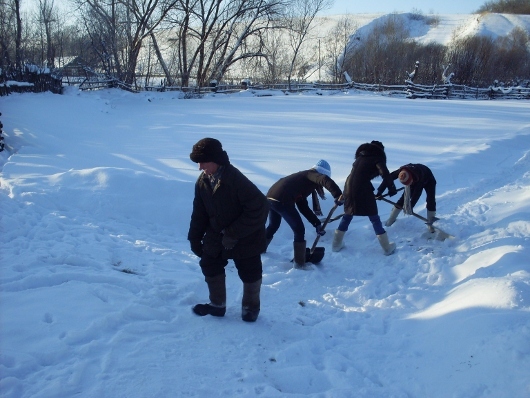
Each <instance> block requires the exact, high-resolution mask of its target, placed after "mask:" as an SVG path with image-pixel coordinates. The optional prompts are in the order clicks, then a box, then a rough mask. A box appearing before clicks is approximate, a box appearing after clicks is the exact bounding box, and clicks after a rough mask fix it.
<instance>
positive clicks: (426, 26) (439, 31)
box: [316, 13, 530, 45]
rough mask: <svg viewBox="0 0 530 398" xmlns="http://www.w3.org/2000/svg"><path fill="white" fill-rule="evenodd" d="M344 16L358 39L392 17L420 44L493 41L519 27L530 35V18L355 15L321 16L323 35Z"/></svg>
mask: <svg viewBox="0 0 530 398" xmlns="http://www.w3.org/2000/svg"><path fill="white" fill-rule="evenodd" d="M344 17H348V18H351V19H352V20H353V21H354V25H355V26H356V27H357V28H358V29H357V31H356V32H355V36H360V37H362V36H366V35H368V34H369V33H370V32H371V31H372V30H373V29H374V27H375V26H377V25H378V24H382V23H384V22H385V21H387V20H388V19H389V18H396V19H397V20H399V21H400V22H401V24H402V25H403V26H405V27H407V28H408V30H409V32H410V37H411V38H413V39H415V40H417V41H418V42H420V43H424V44H427V43H431V42H434V43H439V44H444V45H446V44H448V43H449V42H450V41H451V40H452V39H454V38H462V37H466V36H472V35H484V36H490V37H493V38H496V37H502V36H506V35H508V34H509V33H510V32H511V31H512V30H513V29H514V28H516V27H518V28H521V29H523V30H525V31H526V32H528V33H529V34H530V15H512V14H483V15H482V14H440V15H438V14H436V15H427V14H426V15H418V14H413V13H399V14H397V13H395V14H351V15H335V16H328V17H321V18H319V19H318V23H317V25H318V27H317V28H316V29H317V30H318V31H319V35H321V34H323V33H324V32H326V31H328V30H329V29H330V28H331V27H333V26H334V25H335V24H336V22H337V21H338V20H339V19H341V18H344Z"/></svg>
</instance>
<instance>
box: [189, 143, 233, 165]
mask: <svg viewBox="0 0 530 398" xmlns="http://www.w3.org/2000/svg"><path fill="white" fill-rule="evenodd" d="M190 159H191V161H192V162H195V163H207V162H214V163H217V164H218V165H221V166H225V165H227V164H229V163H230V160H229V159H228V154H227V153H226V151H224V150H223V145H222V144H221V142H219V141H218V140H216V139H215V138H203V139H202V140H199V141H197V143H196V144H195V145H193V149H192V150H191V153H190Z"/></svg>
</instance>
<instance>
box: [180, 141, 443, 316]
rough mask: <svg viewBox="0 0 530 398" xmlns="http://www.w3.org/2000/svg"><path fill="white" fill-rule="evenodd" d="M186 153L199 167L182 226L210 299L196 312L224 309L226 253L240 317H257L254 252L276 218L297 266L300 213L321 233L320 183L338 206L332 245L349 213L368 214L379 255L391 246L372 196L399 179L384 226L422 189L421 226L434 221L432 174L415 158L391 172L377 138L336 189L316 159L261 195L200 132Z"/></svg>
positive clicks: (301, 253)
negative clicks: (376, 182)
mask: <svg viewBox="0 0 530 398" xmlns="http://www.w3.org/2000/svg"><path fill="white" fill-rule="evenodd" d="M190 159H191V160H192V161H193V162H195V163H198V165H199V170H201V171H202V173H201V174H200V176H199V178H198V179H197V182H196V184H195V195H194V199H193V210H192V214H191V221H190V228H189V232H188V240H189V241H190V246H191V250H192V252H193V253H194V254H195V255H196V256H197V257H199V258H200V261H199V265H200V267H201V271H202V273H203V275H204V278H205V281H206V284H207V286H208V291H209V302H208V303H206V304H197V305H195V306H194V307H193V312H194V313H195V314H197V315H200V316H205V315H212V316H217V317H223V316H224V315H225V313H226V283H225V279H226V276H225V267H226V265H227V264H228V260H229V259H232V260H233V262H234V265H235V267H236V269H237V272H238V275H239V278H240V279H241V281H242V282H243V298H242V303H241V318H242V319H243V321H246V322H255V321H256V320H257V318H258V315H259V312H260V290H261V281H262V272H263V268H262V261H261V255H262V254H263V253H264V252H266V250H267V248H268V246H269V244H270V243H271V241H272V239H273V237H274V234H275V233H276V231H278V228H279V227H280V224H281V221H282V219H283V220H285V222H287V224H288V225H289V227H290V228H291V229H292V231H293V234H294V238H293V249H294V260H293V261H294V266H295V267H296V268H304V266H305V261H306V240H305V226H304V222H303V220H302V216H304V217H305V219H306V220H307V221H308V222H309V223H310V224H311V225H312V226H313V227H314V228H315V231H316V233H317V234H318V235H321V236H322V235H324V234H325V233H326V231H325V230H324V229H323V228H322V222H321V221H320V219H319V218H318V216H321V215H322V212H321V209H320V203H319V198H320V199H324V198H325V192H324V189H325V190H327V191H328V192H329V193H330V194H331V196H332V197H333V199H334V204H335V206H342V205H343V206H344V215H343V216H342V218H341V221H340V223H339V226H338V228H337V229H336V230H335V231H334V235H333V243H332V250H333V251H340V250H341V249H342V248H343V247H344V243H343V242H344V235H345V233H346V231H347V230H348V226H349V225H350V223H351V221H352V218H353V216H367V217H368V218H369V220H370V222H371V223H372V226H373V229H374V231H375V234H376V236H377V238H378V241H379V243H380V245H381V247H382V249H383V253H384V254H385V255H390V254H392V253H393V252H394V251H395V248H396V245H395V244H394V243H392V242H390V241H389V239H388V235H387V233H386V231H385V229H384V227H383V224H382V222H381V219H380V217H379V214H378V209H377V203H376V200H377V198H378V197H381V196H382V195H383V194H384V192H385V191H387V195H388V196H394V195H396V194H397V192H398V191H397V189H396V186H395V184H394V181H395V180H396V179H399V181H400V182H401V183H402V184H403V185H404V187H405V188H404V193H403V195H402V196H401V198H400V199H399V200H398V201H397V202H396V204H395V205H394V207H393V209H392V211H391V213H390V217H389V218H388V220H387V221H386V223H385V226H387V227H389V226H391V225H392V224H393V223H394V222H395V221H396V219H397V217H398V215H399V213H400V212H401V211H403V212H404V213H406V214H412V209H413V207H414V206H415V204H416V203H417V201H418V200H419V198H420V196H421V194H422V191H423V190H425V192H426V195H427V219H428V220H430V221H428V223H427V224H428V225H430V224H432V221H433V220H434V219H435V218H434V217H435V212H436V201H435V188H436V180H435V178H434V176H433V174H432V172H431V170H430V169H429V168H428V167H427V166H425V165H422V164H407V165H404V166H402V167H400V168H399V169H398V170H395V171H393V172H392V173H390V172H389V170H388V168H387V166H386V154H385V148H384V146H383V144H382V143H381V142H380V141H372V142H370V143H364V144H362V145H360V146H359V147H358V148H357V150H356V152H355V160H354V162H353V165H352V169H351V172H350V174H349V175H348V177H347V179H346V182H345V185H344V190H343V191H342V190H341V189H340V188H339V186H338V185H337V184H336V183H335V181H333V179H332V178H331V167H330V165H329V163H328V162H327V161H325V160H323V159H322V160H319V161H318V162H317V163H316V164H315V165H314V166H313V167H311V168H310V169H308V170H303V171H299V172H297V173H294V174H291V175H289V176H286V177H283V178H281V179H280V180H278V181H277V182H276V183H274V184H273V185H272V186H271V188H270V189H269V191H268V192H267V194H266V195H264V194H263V193H262V192H261V191H260V190H259V189H258V188H257V187H256V185H254V184H253V183H252V182H251V181H250V180H249V179H248V178H247V177H246V176H245V175H243V173H241V172H240V171H239V170H238V169H237V168H235V167H234V166H233V165H232V164H231V163H230V160H229V157H228V154H227V152H226V151H225V150H224V149H223V147H222V144H221V142H219V141H218V140H216V139H215V138H203V139H201V140H199V141H198V142H197V143H196V144H195V145H193V148H192V152H191V154H190ZM378 176H380V177H381V178H382V179H383V182H382V183H381V185H380V186H379V187H378V188H377V193H376V194H375V195H374V190H375V188H374V186H373V185H372V180H373V179H374V178H376V177H378ZM309 196H311V201H312V208H310V206H309V201H308V197H309ZM267 218H268V220H269V223H268V225H266V223H267Z"/></svg>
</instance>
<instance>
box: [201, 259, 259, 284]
mask: <svg viewBox="0 0 530 398" xmlns="http://www.w3.org/2000/svg"><path fill="white" fill-rule="evenodd" d="M233 261H234V265H235V266H236V269H237V274H238V275H239V279H241V280H242V281H243V283H254V282H256V281H258V280H260V279H261V277H262V274H263V265H262V262H261V255H260V254H258V255H257V256H253V257H248V258H238V259H234V260H233ZM227 264H228V260H227V259H225V258H223V256H222V254H220V255H219V256H218V257H211V256H209V255H207V254H206V253H203V255H202V257H201V261H199V265H200V266H201V271H202V274H203V275H204V276H207V277H213V276H217V275H222V274H224V273H225V267H226V266H227Z"/></svg>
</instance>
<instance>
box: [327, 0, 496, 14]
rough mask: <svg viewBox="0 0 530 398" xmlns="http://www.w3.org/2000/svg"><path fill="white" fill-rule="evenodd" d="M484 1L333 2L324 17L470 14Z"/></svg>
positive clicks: (389, 0) (350, 0)
mask: <svg viewBox="0 0 530 398" xmlns="http://www.w3.org/2000/svg"><path fill="white" fill-rule="evenodd" d="M484 3H486V0H465V1H462V0H444V1H440V0H399V1H396V0H377V1H360V0H335V3H334V5H333V7H332V8H331V9H330V10H328V11H326V12H325V13H324V14H326V15H334V14H346V13H348V14H358V13H385V14H387V13H392V12H396V11H397V12H410V11H412V10H421V11H422V12H423V13H424V14H431V13H432V14H471V13H473V12H475V11H476V10H477V9H478V8H480V7H481V6H482V5H484Z"/></svg>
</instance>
